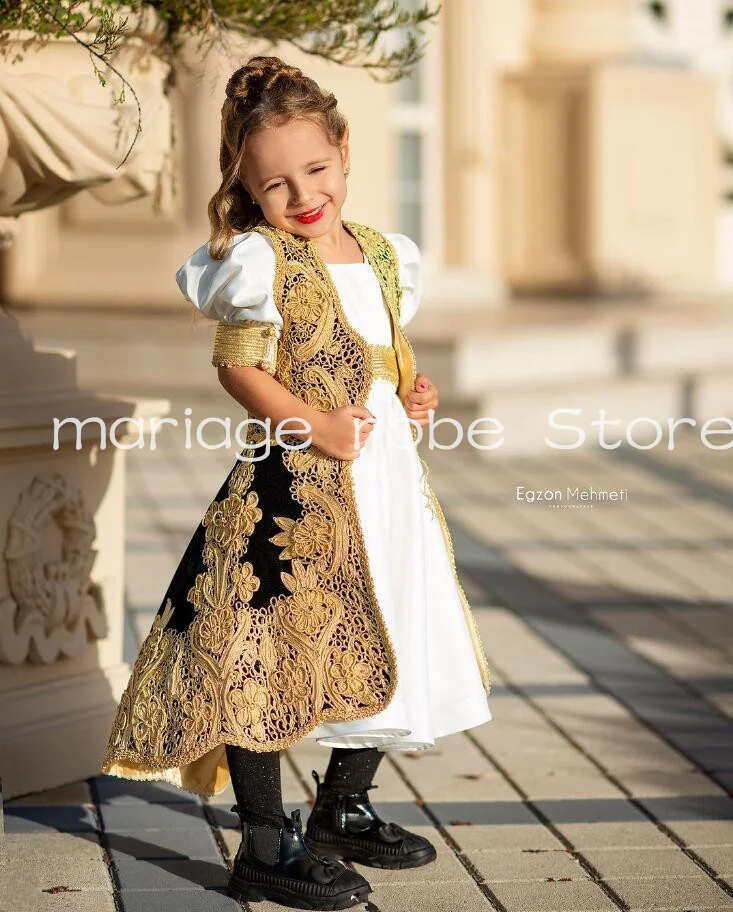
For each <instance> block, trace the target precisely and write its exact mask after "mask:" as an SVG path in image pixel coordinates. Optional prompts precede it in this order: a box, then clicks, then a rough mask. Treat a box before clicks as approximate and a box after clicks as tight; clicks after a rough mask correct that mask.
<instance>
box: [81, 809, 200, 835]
mask: <svg viewBox="0 0 733 912" xmlns="http://www.w3.org/2000/svg"><path fill="white" fill-rule="evenodd" d="M99 813H100V815H101V817H102V823H103V825H104V828H105V830H107V832H110V833H121V832H124V831H125V830H174V829H197V828H199V827H208V824H207V822H206V819H205V817H204V811H203V808H202V807H201V805H200V804H193V803H190V802H177V803H176V804H102V805H100V806H99Z"/></svg>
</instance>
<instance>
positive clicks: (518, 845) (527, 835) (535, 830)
mask: <svg viewBox="0 0 733 912" xmlns="http://www.w3.org/2000/svg"><path fill="white" fill-rule="evenodd" d="M445 830H446V832H447V833H448V834H449V835H450V836H451V837H452V838H453V839H455V841H456V842H457V843H458V845H459V846H460V847H461V849H462V851H464V852H466V853H468V854H471V855H475V854H476V853H477V852H483V851H486V852H491V851H494V850H504V851H508V850H511V849H519V850H520V851H522V850H523V851H526V852H529V851H539V850H550V849H560V848H562V843H561V842H560V840H559V839H557V838H556V837H555V836H554V835H553V834H552V832H551V831H550V830H548V829H547V828H546V827H544V826H541V825H540V824H531V823H528V824H511V823H509V824H503V825H502V824H498V825H492V824H470V825H469V826H450V825H448V826H446V827H445Z"/></svg>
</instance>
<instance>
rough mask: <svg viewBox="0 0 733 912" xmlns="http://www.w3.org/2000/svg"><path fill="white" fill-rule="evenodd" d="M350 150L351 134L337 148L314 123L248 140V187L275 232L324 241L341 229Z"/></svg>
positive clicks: (292, 123)
mask: <svg viewBox="0 0 733 912" xmlns="http://www.w3.org/2000/svg"><path fill="white" fill-rule="evenodd" d="M347 144H348V132H347V133H346V134H345V135H344V138H343V142H342V144H341V145H340V146H332V145H331V144H330V143H329V141H328V137H327V135H326V133H325V132H324V130H323V129H322V127H321V126H320V125H319V124H317V123H316V122H314V121H312V120H305V119H303V120H300V119H298V120H291V121H289V122H288V123H286V124H283V125H282V126H278V127H268V128H266V129H263V130H258V131H257V132H255V133H254V134H252V135H251V136H249V137H248V138H247V143H246V149H245V155H244V163H243V171H244V174H243V175H241V180H242V183H243V184H244V186H245V189H246V190H247V192H248V193H249V194H250V196H251V197H252V199H253V200H254V201H255V202H256V203H258V204H259V206H260V208H261V210H262V214H263V215H264V217H265V218H266V219H267V221H268V222H269V223H270V224H271V225H272V226H273V227H274V228H282V229H284V230H285V231H290V232H291V233H292V234H298V235H302V236H303V237H307V238H318V237H321V236H323V235H326V234H328V232H329V231H330V230H331V229H332V228H333V227H334V226H339V225H340V218H341V207H342V206H343V204H344V200H345V199H346V179H345V177H344V169H345V168H346V167H347V166H348V145H347ZM303 215H307V216H309V218H308V219H307V220H303V219H302V218H299V216H303Z"/></svg>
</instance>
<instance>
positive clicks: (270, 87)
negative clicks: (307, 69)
mask: <svg viewBox="0 0 733 912" xmlns="http://www.w3.org/2000/svg"><path fill="white" fill-rule="evenodd" d="M298 117H300V118H310V119H315V120H316V121H317V122H319V123H320V125H321V126H322V127H323V129H324V131H325V133H326V134H327V136H328V138H329V142H330V143H331V144H332V145H338V144H339V143H340V142H341V141H342V140H343V137H344V133H345V132H346V128H347V120H346V118H345V117H344V116H343V114H341V112H340V111H339V110H338V107H337V101H336V97H335V96H334V94H333V93H332V92H327V91H324V90H323V89H321V87H320V86H319V85H318V83H317V82H316V81H315V80H314V79H311V78H310V77H309V76H306V75H305V74H304V73H303V71H302V70H301V69H299V68H298V67H295V66H288V64H286V63H285V62H284V61H283V60H281V59H280V58H279V57H263V56H257V57H251V58H250V59H249V60H248V61H247V63H246V64H245V65H244V66H241V67H240V68H239V69H238V70H236V71H235V72H234V73H233V74H232V75H231V76H230V77H229V81H228V82H227V87H226V99H225V100H224V104H223V105H222V109H221V148H220V150H219V167H220V168H221V186H220V187H219V189H218V190H217V191H216V193H215V194H214V195H213V196H212V197H211V199H210V200H209V206H208V213H209V222H210V224H211V236H210V238H209V253H210V255H211V257H212V259H214V260H223V259H224V257H225V256H226V255H227V251H228V248H229V243H230V241H231V239H232V237H233V236H234V235H235V234H237V233H238V232H243V231H248V230H249V229H250V228H252V227H254V226H255V225H257V224H258V223H259V222H261V221H262V212H261V210H260V207H259V206H258V205H257V204H256V203H255V202H253V200H252V199H251V198H250V196H249V194H248V193H247V191H246V190H245V188H244V186H243V185H242V182H241V180H240V179H239V175H240V174H241V167H242V162H243V161H244V152H245V145H246V140H247V137H248V136H250V135H252V133H254V132H255V131H256V130H262V129H264V128H266V127H270V126H280V125H281V124H284V123H287V122H288V121H290V120H294V119H295V118H298Z"/></svg>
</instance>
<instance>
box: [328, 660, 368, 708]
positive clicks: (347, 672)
mask: <svg viewBox="0 0 733 912" xmlns="http://www.w3.org/2000/svg"><path fill="white" fill-rule="evenodd" d="M329 674H330V676H331V678H332V679H333V682H334V687H335V688H336V690H338V691H339V693H343V694H346V693H361V694H363V695H364V696H365V697H366V696H367V695H368V693H369V690H368V682H369V667H368V665H366V663H364V662H360V661H359V660H358V659H357V657H356V656H355V655H354V653H353V652H347V653H345V654H344V655H343V656H342V657H341V660H340V661H334V662H333V664H332V665H331V667H330V668H329Z"/></svg>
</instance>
